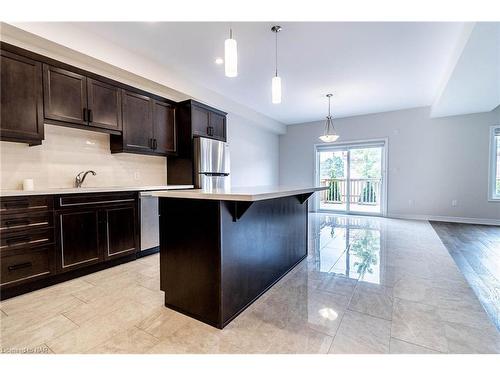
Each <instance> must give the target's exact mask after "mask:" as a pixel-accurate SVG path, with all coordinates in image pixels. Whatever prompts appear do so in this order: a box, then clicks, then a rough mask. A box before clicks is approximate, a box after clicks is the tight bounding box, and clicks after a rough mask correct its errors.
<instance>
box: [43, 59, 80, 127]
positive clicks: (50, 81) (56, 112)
mask: <svg viewBox="0 0 500 375" xmlns="http://www.w3.org/2000/svg"><path fill="white" fill-rule="evenodd" d="M43 91H44V106H43V108H44V116H45V119H46V120H53V121H59V122H66V123H71V124H77V125H87V124H88V123H87V82H86V78H85V76H83V75H81V74H77V73H73V72H70V71H69V70H65V69H60V68H56V67H53V66H49V65H47V64H44V65H43Z"/></svg>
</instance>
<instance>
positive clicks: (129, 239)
mask: <svg viewBox="0 0 500 375" xmlns="http://www.w3.org/2000/svg"><path fill="white" fill-rule="evenodd" d="M103 215H105V218H104V223H105V225H106V229H105V231H106V234H105V236H104V237H105V242H104V249H105V250H104V257H105V258H106V259H110V258H113V257H117V256H123V255H127V254H132V253H135V252H136V251H137V250H138V243H137V236H136V232H137V229H136V225H137V224H136V222H137V214H136V208H135V205H134V204H128V205H125V206H119V207H108V208H105V209H104V211H103Z"/></svg>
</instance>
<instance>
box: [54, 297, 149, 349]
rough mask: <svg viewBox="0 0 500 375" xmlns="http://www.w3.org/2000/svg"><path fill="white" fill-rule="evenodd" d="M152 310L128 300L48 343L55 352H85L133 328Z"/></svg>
mask: <svg viewBox="0 0 500 375" xmlns="http://www.w3.org/2000/svg"><path fill="white" fill-rule="evenodd" d="M150 312H151V309H150V308H148V307H146V306H144V305H141V304H139V303H136V302H127V303H126V304H124V306H123V307H122V308H120V309H118V310H116V311H113V312H111V313H109V314H107V315H103V316H98V317H96V318H94V319H91V320H88V321H86V322H85V323H83V324H82V325H81V326H80V327H78V328H76V329H73V330H71V331H69V332H68V333H66V334H64V335H62V336H59V337H58V338H56V339H53V340H48V341H47V342H46V344H47V346H48V347H49V348H50V349H51V350H52V351H53V352H54V353H84V352H86V351H88V350H89V349H91V348H93V347H96V346H97V345H99V344H102V343H104V342H105V341H107V340H109V339H110V338H111V337H113V336H115V335H116V334H118V333H120V332H122V331H124V330H127V329H129V328H131V327H132V326H134V325H135V324H137V323H139V322H140V321H142V320H143V319H144V318H145V317H146V316H147V315H148V314H149V313H150Z"/></svg>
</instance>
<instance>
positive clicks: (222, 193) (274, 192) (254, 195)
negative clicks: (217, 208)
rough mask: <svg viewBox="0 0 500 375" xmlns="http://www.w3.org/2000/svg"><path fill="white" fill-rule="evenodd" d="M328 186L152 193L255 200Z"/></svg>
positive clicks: (157, 195)
mask: <svg viewBox="0 0 500 375" xmlns="http://www.w3.org/2000/svg"><path fill="white" fill-rule="evenodd" d="M326 189H328V187H327V186H299V187H296V186H295V187H294V186H292V187H290V186H254V187H233V188H230V189H219V190H210V191H209V190H202V189H191V190H170V191H152V192H151V195H153V196H156V197H159V198H184V199H208V200H221V201H245V202H255V201H261V200H265V199H274V198H281V197H289V196H293V195H300V194H308V193H314V192H316V191H321V190H326Z"/></svg>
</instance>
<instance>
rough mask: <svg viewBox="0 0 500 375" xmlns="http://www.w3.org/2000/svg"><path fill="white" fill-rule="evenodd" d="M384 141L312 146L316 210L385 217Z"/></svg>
mask: <svg viewBox="0 0 500 375" xmlns="http://www.w3.org/2000/svg"><path fill="white" fill-rule="evenodd" d="M384 173H385V142H383V141H381V142H366V143H352V144H336V145H319V146H317V147H316V184H317V185H320V186H327V187H328V189H327V190H325V191H323V192H321V194H318V195H319V197H318V200H319V201H318V202H317V203H316V204H317V208H318V209H319V210H325V211H338V212H344V213H358V214H368V215H370V214H371V215H383V214H385V199H386V197H385V190H386V189H385V178H384Z"/></svg>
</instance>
